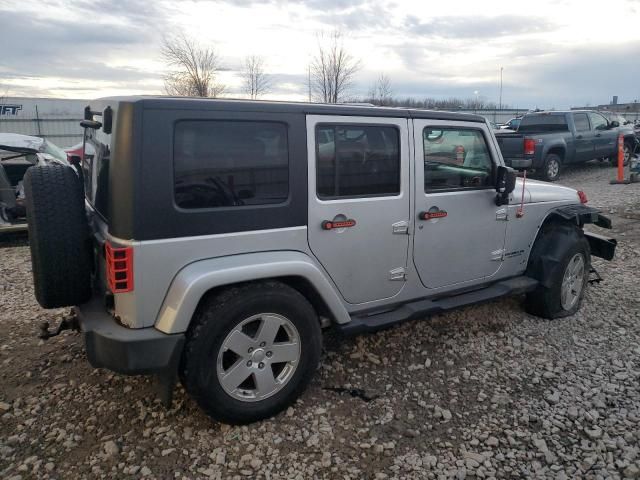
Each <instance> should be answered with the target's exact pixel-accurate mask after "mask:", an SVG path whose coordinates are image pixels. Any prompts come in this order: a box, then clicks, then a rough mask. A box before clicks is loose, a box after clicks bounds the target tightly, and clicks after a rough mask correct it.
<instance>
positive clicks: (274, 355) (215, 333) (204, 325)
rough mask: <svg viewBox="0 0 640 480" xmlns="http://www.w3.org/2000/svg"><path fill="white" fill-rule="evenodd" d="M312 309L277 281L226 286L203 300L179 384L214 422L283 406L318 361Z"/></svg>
mask: <svg viewBox="0 0 640 480" xmlns="http://www.w3.org/2000/svg"><path fill="white" fill-rule="evenodd" d="M320 352H321V331H320V324H319V321H318V317H317V314H316V312H315V311H314V309H313V307H312V306H311V304H310V303H309V302H308V301H307V300H306V299H305V298H304V297H303V296H302V295H301V294H300V293H299V292H298V291H296V290H294V289H293V288H291V287H289V286H287V285H285V284H282V283H280V282H265V283H252V284H246V285H243V286H239V287H233V288H230V289H228V290H226V291H224V292H223V293H221V294H219V295H216V296H212V297H210V298H208V299H206V300H205V301H204V302H203V304H202V305H201V306H200V307H199V308H198V312H197V313H196V315H195V317H194V319H193V324H192V326H191V328H190V330H189V332H188V334H187V344H186V346H185V351H184V353H183V358H182V365H181V378H182V382H183V384H184V386H185V388H186V390H187V391H188V392H189V394H190V395H191V396H192V397H193V398H194V399H195V400H196V402H197V403H198V404H199V405H200V407H201V408H202V409H203V410H204V411H205V412H206V413H207V414H209V415H210V416H211V417H213V418H215V419H217V420H221V421H223V422H227V423H232V424H243V423H250V422H253V421H256V420H261V419H264V418H268V417H271V416H273V415H275V414H276V413H278V412H280V411H281V410H283V409H285V408H286V407H287V406H289V405H290V404H291V403H293V402H294V401H295V400H296V398H298V396H299V395H300V394H301V393H302V392H303V391H304V389H305V387H306V386H307V384H308V383H309V381H310V379H311V377H312V375H313V373H314V372H315V370H316V368H317V366H318V362H319V360H320Z"/></svg>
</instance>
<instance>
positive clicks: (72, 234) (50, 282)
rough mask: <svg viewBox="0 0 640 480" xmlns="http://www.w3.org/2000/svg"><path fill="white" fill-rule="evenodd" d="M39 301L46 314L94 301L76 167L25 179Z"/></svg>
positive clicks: (41, 169) (34, 171)
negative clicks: (55, 309)
mask: <svg viewBox="0 0 640 480" xmlns="http://www.w3.org/2000/svg"><path fill="white" fill-rule="evenodd" d="M24 188H25V197H26V199H25V200H26V204H27V223H28V225H29V245H30V247H31V264H32V270H33V283H34V289H35V295H36V299H37V300H38V303H39V304H40V305H41V306H42V307H44V308H58V307H67V306H71V305H79V304H81V303H84V302H86V301H87V300H89V298H90V297H91V250H90V249H91V244H90V241H89V236H88V231H89V229H88V225H87V217H86V213H85V209H84V192H83V187H82V183H81V182H80V179H79V178H78V175H77V174H76V172H75V171H74V169H73V168H72V167H67V166H63V165H44V166H34V167H31V168H30V169H29V170H28V171H27V173H26V174H25V176H24Z"/></svg>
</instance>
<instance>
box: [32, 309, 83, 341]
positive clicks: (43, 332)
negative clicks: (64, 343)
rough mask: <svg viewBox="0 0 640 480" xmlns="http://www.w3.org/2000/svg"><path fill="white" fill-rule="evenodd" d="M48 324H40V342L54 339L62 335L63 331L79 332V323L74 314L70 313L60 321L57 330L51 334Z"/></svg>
mask: <svg viewBox="0 0 640 480" xmlns="http://www.w3.org/2000/svg"><path fill="white" fill-rule="evenodd" d="M49 327H50V325H49V322H42V323H41V324H40V333H39V334H38V337H39V338H41V339H42V340H48V339H49V338H51V337H56V336H58V335H60V333H62V331H64V330H75V331H76V332H79V331H80V323H79V322H78V317H77V316H76V314H75V312H73V311H72V312H71V314H70V315H67V316H66V317H65V318H63V319H62V320H61V321H60V324H59V325H58V328H56V329H55V330H54V331H53V332H52V331H50V330H49Z"/></svg>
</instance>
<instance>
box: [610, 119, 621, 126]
mask: <svg viewBox="0 0 640 480" xmlns="http://www.w3.org/2000/svg"><path fill="white" fill-rule="evenodd" d="M619 126H620V122H618V121H617V120H612V121H611V122H610V123H609V128H618V127H619Z"/></svg>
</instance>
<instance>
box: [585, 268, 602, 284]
mask: <svg viewBox="0 0 640 480" xmlns="http://www.w3.org/2000/svg"><path fill="white" fill-rule="evenodd" d="M601 281H602V277H601V276H600V274H599V273H598V271H597V270H596V269H595V268H593V267H591V270H589V280H588V282H589V284H590V285H593V284H594V283H600V282H601Z"/></svg>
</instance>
